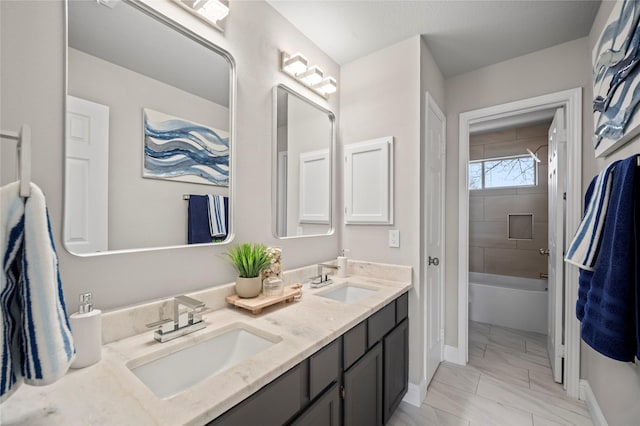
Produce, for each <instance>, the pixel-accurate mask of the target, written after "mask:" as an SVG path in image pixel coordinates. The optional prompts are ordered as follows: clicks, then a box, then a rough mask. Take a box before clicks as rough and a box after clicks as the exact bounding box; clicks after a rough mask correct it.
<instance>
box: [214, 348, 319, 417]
mask: <svg viewBox="0 0 640 426" xmlns="http://www.w3.org/2000/svg"><path fill="white" fill-rule="evenodd" d="M308 377H309V364H308V362H307V361H304V362H302V363H301V364H299V365H297V366H296V367H293V368H292V369H291V370H289V371H288V372H286V373H284V374H283V375H282V376H280V377H278V378H277V379H276V380H274V381H273V382H271V383H269V384H268V385H266V386H265V387H263V388H262V389H260V390H259V391H258V392H256V393H254V394H253V395H252V396H250V397H249V398H247V399H245V400H244V401H243V402H241V403H240V404H238V405H236V406H235V407H233V408H232V409H230V410H229V411H227V412H226V413H224V414H223V415H222V416H220V417H218V418H217V419H215V420H213V421H212V422H210V423H208V425H207V426H248V425H251V426H281V425H283V424H285V423H286V422H287V421H288V420H289V419H290V418H291V417H293V416H294V415H295V414H296V413H297V412H298V411H299V410H300V408H301V407H302V406H303V405H305V404H306V403H307V402H308V397H307V389H308V386H309V382H308Z"/></svg>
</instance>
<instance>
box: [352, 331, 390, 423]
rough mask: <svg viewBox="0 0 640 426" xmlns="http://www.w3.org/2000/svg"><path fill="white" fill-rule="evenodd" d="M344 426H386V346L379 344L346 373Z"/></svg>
mask: <svg viewBox="0 0 640 426" xmlns="http://www.w3.org/2000/svg"><path fill="white" fill-rule="evenodd" d="M343 406H344V425H345V426H380V425H381V424H382V347H381V344H380V343H378V344H376V345H375V346H374V347H373V348H371V350H370V351H369V352H367V353H366V354H365V355H364V356H363V357H362V358H360V360H359V361H358V362H356V363H355V364H354V365H353V367H351V368H350V369H348V370H347V371H345V373H344V401H343Z"/></svg>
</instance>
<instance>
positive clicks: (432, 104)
mask: <svg viewBox="0 0 640 426" xmlns="http://www.w3.org/2000/svg"><path fill="white" fill-rule="evenodd" d="M425 106H426V108H425V117H424V119H425V132H424V135H423V144H426V143H427V142H428V135H429V129H430V127H429V126H430V123H429V110H432V111H433V112H434V114H435V115H436V116H437V117H438V118H439V119H440V122H441V123H442V129H441V130H442V144H443V146H442V147H441V149H442V158H443V161H442V176H443V179H442V181H441V188H440V191H441V194H442V198H443V199H444V198H445V197H446V182H445V181H446V179H445V178H444V177H445V176H446V164H447V150H446V140H447V118H446V116H445V115H444V113H443V112H442V109H441V108H440V106H439V105H438V103H437V102H436V101H435V99H433V96H431V95H430V94H429V92H425ZM426 166H427V149H426V147H424V145H423V149H422V167H421V168H420V169H421V170H422V173H423V176H422V183H423V185H422V188H423V192H426V191H429V190H430V188H431V185H432V183H431V182H428V181H427V173H426ZM422 199H423V207H422V218H421V220H422V221H423V232H422V242H421V246H422V250H421V252H422V256H421V259H420V262H421V264H422V265H424V266H423V268H422V270H423V273H422V277H421V278H422V282H423V285H424V288H423V291H424V293H423V294H424V297H423V311H422V312H423V324H422V325H423V327H424V328H423V330H424V336H423V337H424V340H423V342H424V347H423V354H424V357H423V358H424V359H423V366H422V368H423V370H422V372H423V374H422V380H423V382H424V383H425V386H428V385H429V383H427V355H428V353H429V339H428V338H427V331H428V326H429V324H428V320H429V314H428V312H429V306H428V303H429V300H428V294H429V292H428V291H427V288H426V286H427V281H428V280H427V274H428V273H429V267H428V265H425V262H426V256H427V252H426V250H427V242H428V239H427V230H428V226H427V220H426V219H427V218H426V215H427V206H426V205H425V203H426V196H425V194H424V193H423V194H422ZM440 209H441V212H440V220H441V224H442V227H441V229H442V237H443V238H442V253H441V256H440V268H442V272H441V274H440V283H439V286H440V289H439V294H440V300H439V301H438V309H440V315H439V318H440V329H439V330H438V332H439V333H440V339H441V348H440V360H442V361H443V360H444V346H445V336H444V321H445V318H444V309H445V301H444V292H445V285H444V281H445V274H446V268H445V265H446V247H445V244H446V238H444V236H445V229H446V221H447V216H446V211H445V210H446V203H442V205H441V206H440ZM425 394H426V389H425Z"/></svg>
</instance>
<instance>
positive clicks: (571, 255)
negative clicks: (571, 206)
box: [565, 161, 618, 271]
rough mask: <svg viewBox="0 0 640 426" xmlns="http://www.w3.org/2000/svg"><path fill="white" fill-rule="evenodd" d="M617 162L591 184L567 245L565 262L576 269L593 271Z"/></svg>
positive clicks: (605, 169) (604, 170) (603, 171)
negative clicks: (587, 196) (612, 174)
mask: <svg viewBox="0 0 640 426" xmlns="http://www.w3.org/2000/svg"><path fill="white" fill-rule="evenodd" d="M617 163H618V161H614V162H612V163H611V164H609V165H608V166H607V167H605V168H604V169H603V170H602V172H600V174H598V176H596V177H595V178H594V181H593V182H592V183H591V186H592V196H590V197H589V198H590V201H589V202H588V203H585V204H586V207H585V212H584V216H583V218H582V222H581V223H580V226H579V227H578V230H577V231H576V235H575V236H574V237H573V241H572V242H571V244H569V248H568V249H567V255H566V257H565V261H566V262H569V263H571V264H573V265H576V266H577V267H578V268H581V269H586V270H588V271H593V266H594V264H595V261H596V259H597V257H598V250H599V249H600V237H601V236H602V229H603V228H604V217H605V212H606V211H607V206H608V204H609V198H610V197H611V184H612V179H611V171H612V170H613V169H614V168H615V166H616V164H617Z"/></svg>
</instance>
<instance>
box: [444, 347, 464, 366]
mask: <svg viewBox="0 0 640 426" xmlns="http://www.w3.org/2000/svg"><path fill="white" fill-rule="evenodd" d="M444 360H445V361H447V362H452V363H454V364H458V365H465V364H466V360H464V357H463V356H460V351H459V350H458V348H457V347H455V346H449V345H445V346H444Z"/></svg>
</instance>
